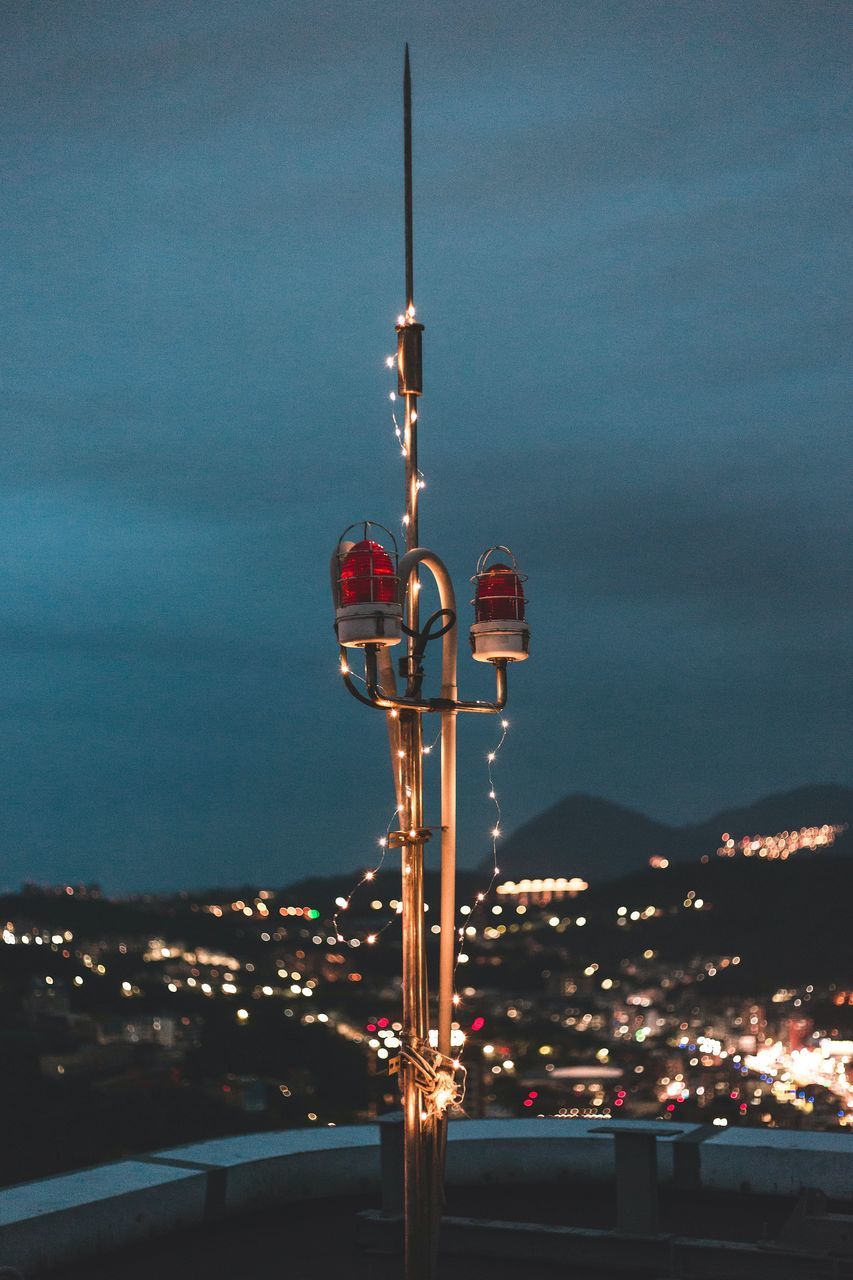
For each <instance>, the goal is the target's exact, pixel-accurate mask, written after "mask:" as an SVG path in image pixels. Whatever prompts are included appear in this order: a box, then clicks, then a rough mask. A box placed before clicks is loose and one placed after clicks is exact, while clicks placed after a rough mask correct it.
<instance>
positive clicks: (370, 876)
mask: <svg viewBox="0 0 853 1280" xmlns="http://www.w3.org/2000/svg"><path fill="white" fill-rule="evenodd" d="M373 874H374V873H373V872H372V871H366V872H365V873H364V878H365V880H372V879H373Z"/></svg>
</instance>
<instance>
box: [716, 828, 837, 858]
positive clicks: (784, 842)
mask: <svg viewBox="0 0 853 1280" xmlns="http://www.w3.org/2000/svg"><path fill="white" fill-rule="evenodd" d="M846 830H847V826H846V824H841V825H840V826H839V825H834V824H832V823H824V824H823V826H820V827H800V828H799V830H796V831H778V832H777V833H776V834H775V835H772V836H741V837H740V838H739V839H737V840H736V839H735V838H734V837H733V836H730V835H729V833H728V831H724V832H723V836H722V841H723V842H722V844H721V845H720V847H719V849H718V850H717V857H719V858H734V857H736V856H737V855H738V854H740V855H741V856H742V857H744V858H768V859H771V860H775V859H777V858H781V859H782V860H783V861H784V860H785V859H786V858H789V857H790V856H791V855H792V854H794V853H798V852H799V851H800V850H801V849H808V850H811V851H814V850H815V849H825V848H829V847H830V846H831V845H833V844H835V841H836V840H837V839H838V837H839V836H840V835H843V833H844V832H845V831H846Z"/></svg>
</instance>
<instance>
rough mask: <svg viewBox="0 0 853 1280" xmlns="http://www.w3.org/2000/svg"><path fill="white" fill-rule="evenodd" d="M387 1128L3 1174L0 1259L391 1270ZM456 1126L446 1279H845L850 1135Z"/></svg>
mask: <svg viewBox="0 0 853 1280" xmlns="http://www.w3.org/2000/svg"><path fill="white" fill-rule="evenodd" d="M392 1119H393V1118H392ZM380 1129H381V1131H382V1142H381V1144H380V1133H379V1130H380ZM662 1130H663V1131H662ZM395 1135H396V1136H397V1137H399V1135H400V1130H399V1127H398V1126H397V1124H396V1122H395V1123H394V1124H392V1126H391V1128H389V1127H388V1123H387V1121H383V1122H382V1124H381V1125H380V1126H376V1125H365V1126H353V1127H350V1128H339V1129H334V1128H327V1129H323V1130H289V1131H281V1132H278V1133H272V1132H270V1133H263V1134H253V1135H245V1136H242V1137H239V1138H233V1139H216V1140H213V1141H211V1142H207V1143H198V1144H194V1145H191V1146H187V1147H179V1148H175V1149H172V1150H168V1151H161V1152H158V1153H156V1154H153V1155H151V1156H147V1157H141V1158H137V1159H134V1160H129V1161H120V1162H117V1163H116V1164H113V1165H101V1166H97V1167H95V1168H92V1169H86V1170H80V1171H79V1172H78V1173H76V1174H69V1175H63V1176H61V1177H59V1178H52V1179H43V1180H42V1181H40V1182H34V1183H28V1184H21V1185H19V1186H17V1187H10V1188H7V1189H6V1190H4V1191H2V1192H0V1263H6V1264H11V1265H14V1266H17V1267H18V1268H19V1269H20V1271H21V1272H22V1273H23V1274H24V1276H25V1277H26V1278H27V1280H30V1277H37V1276H39V1277H40V1276H49V1277H52V1280H84V1277H85V1280H142V1278H143V1277H145V1280H150V1277H151V1276H157V1277H158V1280H170V1278H171V1277H178V1276H180V1277H182V1280H183V1278H184V1277H187V1276H190V1277H194V1276H197V1275H202V1276H204V1277H205V1280H220V1278H221V1280H225V1278H226V1277H227V1278H228V1280H232V1278H234V1277H241V1278H242V1277H245V1280H253V1277H255V1276H258V1277H260V1276H264V1277H266V1276H269V1275H277V1274H282V1275H286V1276H287V1280H315V1278H316V1280H320V1278H321V1277H322V1278H323V1280H327V1278H328V1277H330V1276H333V1275H347V1276H350V1277H353V1280H360V1278H361V1277H364V1278H366V1277H368V1276H369V1277H371V1280H375V1278H376V1277H377V1276H388V1277H393V1276H396V1275H398V1274H399V1273H400V1271H401V1263H400V1260H399V1257H395V1256H393V1255H394V1249H395V1247H398V1242H399V1226H398V1224H397V1225H395V1222H394V1220H393V1218H389V1217H384V1218H383V1217H381V1216H379V1215H378V1214H377V1211H378V1210H379V1208H380V1203H381V1195H382V1188H383V1187H384V1188H385V1190H386V1193H387V1194H388V1196H389V1197H390V1198H389V1200H388V1201H387V1203H386V1209H385V1211H386V1213H387V1214H391V1213H393V1212H396V1211H397V1210H395V1209H394V1198H395V1196H396V1194H397V1191H396V1189H397V1188H398V1186H399V1165H398V1164H397V1163H395V1161H396V1160H397V1158H398V1157H397V1156H395V1154H394V1152H395V1150H398V1148H396V1147H395V1142H396V1138H395ZM448 1138H449V1141H448V1162H447V1206H446V1225H445V1234H444V1244H445V1245H446V1247H447V1250H448V1253H447V1256H446V1257H443V1258H442V1263H441V1267H440V1272H439V1274H440V1276H441V1280H456V1277H459V1278H460V1280H461V1277H463V1276H464V1277H466V1280H471V1277H476V1276H478V1275H483V1276H488V1277H489V1280H503V1277H509V1276H517V1275H520V1274H524V1275H525V1276H530V1277H532V1280H540V1277H541V1280H544V1277H545V1276H548V1277H549V1278H552V1277H554V1276H555V1275H560V1276H562V1275H565V1276H567V1277H572V1278H573V1280H589V1278H591V1277H592V1276H593V1275H595V1276H597V1277H599V1278H600V1280H606V1278H607V1277H608V1276H615V1275H617V1274H618V1275H625V1272H626V1268H627V1270H628V1271H629V1272H632V1273H633V1274H634V1275H637V1276H646V1277H655V1280H659V1278H660V1277H662V1276H669V1277H678V1280H682V1276H684V1275H687V1274H689V1275H690V1276H692V1277H697V1276H701V1277H702V1280H705V1278H706V1277H708V1276H710V1277H712V1280H719V1276H721V1275H725V1276H728V1275H734V1274H735V1273H736V1274H737V1275H738V1276H740V1277H749V1278H751V1277H754V1276H755V1277H761V1278H762V1280H764V1277H766V1276H767V1275H768V1274H769V1275H770V1276H772V1277H773V1280H776V1278H777V1277H783V1276H784V1277H785V1280H788V1277H794V1280H819V1278H820V1280H823V1278H824V1277H830V1278H831V1280H838V1278H839V1277H841V1276H844V1277H849V1278H850V1280H853V1216H848V1211H849V1206H850V1204H851V1202H853V1142H851V1141H850V1138H849V1136H848V1135H839V1134H818V1133H805V1132H803V1133H787V1132H781V1131H771V1132H768V1131H766V1130H764V1129H761V1130H758V1129H753V1130H749V1129H743V1130H740V1131H737V1132H726V1131H721V1130H719V1129H715V1128H712V1127H711V1126H707V1127H703V1126H692V1125H685V1126H682V1127H675V1126H672V1127H668V1126H661V1125H652V1126H648V1125H644V1124H642V1123H641V1122H635V1121H625V1122H620V1124H619V1125H604V1126H602V1125H601V1124H595V1123H592V1122H586V1121H570V1122H565V1121H558V1120H557V1121H554V1120H541V1121H536V1120H532V1121H525V1120H513V1121H490V1120H487V1121H460V1122H457V1123H454V1124H453V1125H451V1126H450V1132H449V1135H448ZM380 1145H381V1153H382V1158H381V1160H380ZM620 1151H621V1155H620ZM650 1156H651V1157H652V1158H651V1162H649V1157H650ZM386 1161H387V1164H386ZM386 1174H387V1175H388V1176H386ZM803 1193H806V1194H805V1196H804V1195H803ZM644 1205H645V1208H644V1207H643V1206H644ZM658 1208H659V1213H658ZM364 1210H367V1211H369V1212H368V1215H367V1216H365V1215H364V1213H363V1212H360V1211H364ZM792 1215H794V1216H793V1218H792ZM525 1223H527V1224H538V1225H535V1226H530V1227H529V1228H526V1227H525V1226H524V1225H523V1224H525ZM395 1233H396V1238H395ZM367 1244H369V1245H370V1246H371V1247H372V1248H373V1249H374V1252H373V1253H372V1254H368V1253H366V1252H365V1247H366V1245H367ZM726 1251H728V1256H727V1257H726V1256H725V1255H726ZM721 1254H722V1255H723V1257H722V1264H723V1265H722V1266H718V1265H717V1260H718V1258H719V1256H720V1255H721ZM806 1254H808V1255H809V1256H808V1257H805V1256H804V1255H806ZM540 1260H541V1261H540ZM593 1264H594V1266H593ZM732 1267H735V1268H736V1270H732V1269H731V1268H732ZM768 1267H770V1268H771V1270H769V1271H768ZM803 1267H806V1270H805V1271H804V1270H803ZM572 1268H574V1269H572ZM727 1268H728V1269H727Z"/></svg>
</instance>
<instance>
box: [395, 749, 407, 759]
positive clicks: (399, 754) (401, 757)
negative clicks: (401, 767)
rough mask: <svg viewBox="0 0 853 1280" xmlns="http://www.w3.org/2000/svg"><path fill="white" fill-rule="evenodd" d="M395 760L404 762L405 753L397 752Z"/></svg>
mask: <svg viewBox="0 0 853 1280" xmlns="http://www.w3.org/2000/svg"><path fill="white" fill-rule="evenodd" d="M397 758H398V759H399V760H405V758H406V753H405V751H398V752H397Z"/></svg>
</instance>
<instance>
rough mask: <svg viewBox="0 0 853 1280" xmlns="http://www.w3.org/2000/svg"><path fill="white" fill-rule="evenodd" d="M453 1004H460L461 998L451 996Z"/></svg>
mask: <svg viewBox="0 0 853 1280" xmlns="http://www.w3.org/2000/svg"><path fill="white" fill-rule="evenodd" d="M453 1003H454V1004H461V1003H462V997H461V996H459V995H454V996H453Z"/></svg>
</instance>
